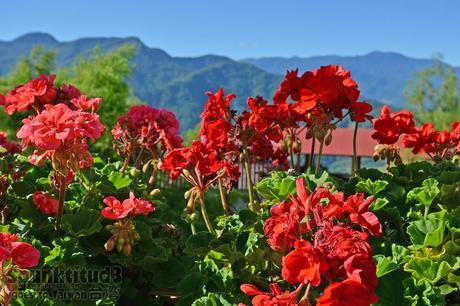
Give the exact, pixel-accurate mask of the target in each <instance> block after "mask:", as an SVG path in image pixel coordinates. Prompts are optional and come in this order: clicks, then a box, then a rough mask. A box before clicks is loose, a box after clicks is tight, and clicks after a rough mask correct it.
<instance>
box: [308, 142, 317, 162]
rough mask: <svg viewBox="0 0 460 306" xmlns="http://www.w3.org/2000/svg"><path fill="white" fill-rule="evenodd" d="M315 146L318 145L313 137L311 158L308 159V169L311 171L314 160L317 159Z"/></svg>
mask: <svg viewBox="0 0 460 306" xmlns="http://www.w3.org/2000/svg"><path fill="white" fill-rule="evenodd" d="M315 144H316V139H315V137H312V139H311V149H310V156H309V157H308V169H311V168H312V167H313V160H314V158H315Z"/></svg>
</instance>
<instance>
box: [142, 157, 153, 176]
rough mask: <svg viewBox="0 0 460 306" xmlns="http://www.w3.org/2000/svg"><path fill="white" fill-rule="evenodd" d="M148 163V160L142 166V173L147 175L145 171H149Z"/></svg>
mask: <svg viewBox="0 0 460 306" xmlns="http://www.w3.org/2000/svg"><path fill="white" fill-rule="evenodd" d="M150 162H151V160H149V161H148V162H146V163H145V164H144V165H143V166H142V172H144V173H147V171H148V170H149V167H150Z"/></svg>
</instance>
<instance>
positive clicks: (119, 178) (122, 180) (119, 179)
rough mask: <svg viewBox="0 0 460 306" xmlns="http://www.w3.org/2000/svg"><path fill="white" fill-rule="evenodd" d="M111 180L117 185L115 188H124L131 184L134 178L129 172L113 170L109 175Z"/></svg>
mask: <svg viewBox="0 0 460 306" xmlns="http://www.w3.org/2000/svg"><path fill="white" fill-rule="evenodd" d="M109 181H110V182H112V184H113V185H114V186H115V188H116V189H117V190H118V189H122V188H125V187H128V186H129V185H131V183H132V180H131V178H130V177H129V175H127V174H123V173H121V172H112V173H110V175H109Z"/></svg>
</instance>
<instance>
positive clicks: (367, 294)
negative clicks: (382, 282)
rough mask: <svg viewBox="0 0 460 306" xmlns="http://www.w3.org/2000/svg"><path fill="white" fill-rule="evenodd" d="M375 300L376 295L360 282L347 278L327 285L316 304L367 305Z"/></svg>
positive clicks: (337, 305) (333, 305) (319, 305)
mask: <svg viewBox="0 0 460 306" xmlns="http://www.w3.org/2000/svg"><path fill="white" fill-rule="evenodd" d="M377 301H378V297H377V296H376V295H375V294H374V293H372V291H370V290H369V289H368V288H367V287H366V286H364V285H363V284H361V282H359V281H357V280H355V279H353V278H348V279H346V280H344V281H343V282H336V283H332V284H330V285H329V286H327V287H326V289H325V290H324V293H323V294H322V295H321V296H320V297H319V298H318V303H317V304H316V306H369V305H371V304H375V303H377Z"/></svg>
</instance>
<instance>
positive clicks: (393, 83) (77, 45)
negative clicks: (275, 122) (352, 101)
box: [0, 33, 460, 130]
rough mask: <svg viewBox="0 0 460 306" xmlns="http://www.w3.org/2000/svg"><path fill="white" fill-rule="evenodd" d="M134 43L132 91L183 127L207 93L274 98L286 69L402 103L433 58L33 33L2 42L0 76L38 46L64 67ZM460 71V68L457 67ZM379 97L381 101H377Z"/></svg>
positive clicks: (241, 102)
mask: <svg viewBox="0 0 460 306" xmlns="http://www.w3.org/2000/svg"><path fill="white" fill-rule="evenodd" d="M127 43H128V44H134V45H136V47H137V48H136V53H135V55H134V58H133V60H132V65H133V68H134V69H133V75H132V77H131V79H130V80H129V83H130V85H131V88H132V93H133V94H134V95H135V96H137V97H139V98H140V99H141V100H143V101H146V102H147V103H149V104H150V105H152V106H154V107H160V108H168V109H170V110H171V111H173V112H174V113H176V115H177V116H178V118H179V120H180V122H181V125H182V129H183V130H184V129H188V128H191V127H193V126H194V125H195V124H196V123H197V122H198V121H199V114H200V112H201V110H202V109H203V104H204V103H205V101H206V96H205V95H204V93H205V92H207V91H213V92H215V91H217V89H218V88H219V87H223V88H224V89H225V91H226V92H234V93H236V95H237V99H236V101H235V106H236V108H237V109H239V110H241V109H243V108H244V106H245V100H246V98H247V97H249V96H255V95H262V96H264V97H266V98H267V99H269V98H271V97H272V95H273V93H274V91H275V90H276V88H277V86H278V84H279V82H280V81H281V80H282V78H283V76H282V75H283V74H284V73H285V71H286V70H288V69H289V70H291V69H295V68H299V70H300V72H303V71H305V70H311V69H314V68H316V67H319V66H321V65H328V64H340V65H342V66H343V67H344V68H345V69H348V70H350V71H351V73H352V77H353V78H354V79H355V80H356V81H357V82H358V84H359V88H360V90H361V93H362V96H363V97H365V98H366V99H369V100H370V101H371V102H372V103H373V104H374V106H376V107H378V106H381V103H379V102H382V103H388V104H391V105H394V106H396V107H398V108H399V107H401V106H403V103H404V102H403V96H402V93H403V89H404V87H405V85H406V83H407V81H408V80H410V79H411V78H412V77H413V75H414V73H415V72H416V71H419V70H421V69H424V68H427V67H430V66H432V65H433V64H434V63H435V60H431V59H415V58H410V57H407V56H404V55H401V54H398V53H394V52H372V53H369V54H366V55H360V56H315V57H304V58H302V57H291V58H282V57H266V58H249V59H244V60H239V61H237V60H233V59H231V58H229V57H225V56H218V55H203V56H199V57H174V56H171V55H169V54H168V53H166V52H165V51H163V50H161V49H158V48H151V47H148V46H146V45H145V44H144V43H142V41H141V40H139V39H138V38H136V37H127V38H114V37H104V38H81V39H77V40H74V41H66V42H60V41H58V40H56V39H55V38H54V37H53V36H51V35H49V34H45V33H30V34H26V35H23V36H21V37H18V38H16V39H14V40H11V41H0V75H4V74H6V73H8V71H9V70H10V69H11V68H12V67H13V66H14V65H15V63H16V62H17V61H18V60H19V59H20V58H21V57H22V56H26V55H28V54H29V53H30V50H31V49H32V48H33V47H34V46H36V45H42V46H43V47H45V48H49V49H54V50H55V51H57V64H58V66H66V65H69V64H70V63H72V62H73V61H74V60H75V59H76V58H78V57H80V56H88V55H89V54H91V52H92V50H94V48H95V47H98V48H100V49H101V50H102V51H109V50H113V49H115V48H117V47H120V46H121V45H123V44H127ZM456 72H457V74H458V75H460V68H456ZM377 101H379V102H377Z"/></svg>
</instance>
